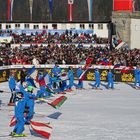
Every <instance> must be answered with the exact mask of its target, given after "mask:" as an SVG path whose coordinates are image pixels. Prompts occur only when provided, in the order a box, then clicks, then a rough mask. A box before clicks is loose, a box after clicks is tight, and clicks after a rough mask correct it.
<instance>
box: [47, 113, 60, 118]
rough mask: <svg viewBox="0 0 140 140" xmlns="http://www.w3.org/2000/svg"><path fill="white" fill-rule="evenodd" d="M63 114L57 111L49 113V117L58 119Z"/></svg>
mask: <svg viewBox="0 0 140 140" xmlns="http://www.w3.org/2000/svg"><path fill="white" fill-rule="evenodd" d="M61 114H62V113H60V112H55V113H53V114H50V115H48V116H47V117H49V118H51V119H58V118H59V116H60V115H61Z"/></svg>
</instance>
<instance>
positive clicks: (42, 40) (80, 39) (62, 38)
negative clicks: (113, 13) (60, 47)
mask: <svg viewBox="0 0 140 140" xmlns="http://www.w3.org/2000/svg"><path fill="white" fill-rule="evenodd" d="M3 34H7V35H9V36H12V37H13V40H12V42H11V43H14V44H49V43H57V44H63V43H64V44H70V43H75V44H79V43H85V44H89V43H97V44H106V43H108V39H107V38H100V37H97V35H96V34H89V33H77V32H74V33H73V32H72V31H71V30H70V31H68V30H66V31H65V32H63V33H61V34H60V33H59V32H55V33H53V34H52V33H50V32H49V33H48V32H46V30H43V31H42V32H35V33H32V32H31V33H24V32H21V33H20V34H19V33H18V32H12V31H7V32H6V33H5V32H4V31H1V32H0V36H1V35H3Z"/></svg>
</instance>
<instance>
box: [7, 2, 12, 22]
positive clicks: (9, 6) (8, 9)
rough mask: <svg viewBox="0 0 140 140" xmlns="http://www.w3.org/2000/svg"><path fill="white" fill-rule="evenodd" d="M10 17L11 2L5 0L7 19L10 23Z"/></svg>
mask: <svg viewBox="0 0 140 140" xmlns="http://www.w3.org/2000/svg"><path fill="white" fill-rule="evenodd" d="M10 17H11V0H7V18H8V21H10Z"/></svg>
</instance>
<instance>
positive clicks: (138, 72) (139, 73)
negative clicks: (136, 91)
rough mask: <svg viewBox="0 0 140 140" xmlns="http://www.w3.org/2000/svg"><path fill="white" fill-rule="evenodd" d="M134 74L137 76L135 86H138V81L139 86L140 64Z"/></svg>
mask: <svg viewBox="0 0 140 140" xmlns="http://www.w3.org/2000/svg"><path fill="white" fill-rule="evenodd" d="M134 76H135V83H134V87H136V86H137V83H139V86H140V69H139V66H137V67H136V69H135V70H134Z"/></svg>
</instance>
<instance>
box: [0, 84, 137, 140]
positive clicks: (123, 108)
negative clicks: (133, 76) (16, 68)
mask: <svg viewBox="0 0 140 140" xmlns="http://www.w3.org/2000/svg"><path fill="white" fill-rule="evenodd" d="M115 87H116V90H107V89H104V87H103V89H104V90H93V89H91V88H90V87H89V86H88V84H87V82H85V88H86V90H82V91H81V90H75V89H74V91H73V92H72V93H67V94H66V96H67V97H68V99H67V100H66V102H65V103H64V104H63V105H62V107H61V108H60V109H57V110H56V109H54V108H52V107H51V106H49V105H48V104H47V103H42V104H38V103H36V105H35V112H36V114H35V116H34V119H33V120H36V121H39V122H50V125H51V126H52V127H53V131H52V135H51V137H50V140H85V139H86V140H140V90H135V89H133V88H132V87H130V86H129V85H127V84H124V83H119V84H116V85H115ZM0 89H1V90H6V91H9V89H8V85H7V83H0ZM59 96H60V95H56V96H55V97H52V99H55V98H56V97H59ZM9 97H10V93H1V94H0V100H1V103H2V104H1V107H0V109H1V110H0V140H15V139H16V140H18V139H19V140H41V139H42V140H43V139H44V138H40V137H37V136H35V133H33V135H31V133H30V131H29V126H25V133H26V134H27V135H28V136H27V137H26V138H11V137H10V136H8V134H9V133H10V132H11V131H12V129H13V128H10V127H9V121H10V116H11V115H13V107H9V106H7V103H8V101H9ZM50 101H51V99H50ZM53 113H55V114H58V115H60V116H59V117H58V119H54V118H49V117H48V115H50V114H53Z"/></svg>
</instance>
